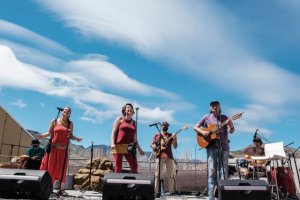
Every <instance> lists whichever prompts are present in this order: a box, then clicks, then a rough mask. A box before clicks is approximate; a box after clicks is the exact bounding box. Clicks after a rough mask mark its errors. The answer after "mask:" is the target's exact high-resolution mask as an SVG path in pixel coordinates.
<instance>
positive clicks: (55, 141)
mask: <svg viewBox="0 0 300 200" xmlns="http://www.w3.org/2000/svg"><path fill="white" fill-rule="evenodd" d="M69 133H70V131H69V129H68V128H67V127H65V126H63V125H60V124H58V123H56V124H55V127H54V130H53V135H52V145H51V152H50V155H49V154H48V153H47V154H46V155H45V156H44V158H43V160H42V164H41V167H40V170H47V171H48V172H49V173H50V175H51V178H52V182H53V183H54V181H55V180H60V179H61V175H62V171H63V170H62V169H63V165H64V160H65V168H64V173H63V178H62V182H65V178H66V172H67V168H68V154H67V153H66V151H67V149H66V147H67V143H68V136H69Z"/></svg>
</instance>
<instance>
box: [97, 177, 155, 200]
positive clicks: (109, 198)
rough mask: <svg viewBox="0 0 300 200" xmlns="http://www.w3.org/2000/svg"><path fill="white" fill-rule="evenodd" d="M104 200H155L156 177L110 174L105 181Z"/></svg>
mask: <svg viewBox="0 0 300 200" xmlns="http://www.w3.org/2000/svg"><path fill="white" fill-rule="evenodd" d="M102 197H103V200H119V199H132V197H134V199H135V197H138V199H142V200H153V199H154V176H153V175H143V174H130V173H109V174H105V175H104V179H103V196H102Z"/></svg>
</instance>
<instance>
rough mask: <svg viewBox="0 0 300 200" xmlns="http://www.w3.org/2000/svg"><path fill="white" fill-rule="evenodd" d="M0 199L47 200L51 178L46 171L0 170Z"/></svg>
mask: <svg viewBox="0 0 300 200" xmlns="http://www.w3.org/2000/svg"><path fill="white" fill-rule="evenodd" d="M0 185H1V186H0V197H3V198H24V197H32V198H35V199H49V197H50V195H51V193H52V191H53V186H52V180H51V176H50V174H49V173H48V172H47V171H42V170H29V169H3V168H1V169H0Z"/></svg>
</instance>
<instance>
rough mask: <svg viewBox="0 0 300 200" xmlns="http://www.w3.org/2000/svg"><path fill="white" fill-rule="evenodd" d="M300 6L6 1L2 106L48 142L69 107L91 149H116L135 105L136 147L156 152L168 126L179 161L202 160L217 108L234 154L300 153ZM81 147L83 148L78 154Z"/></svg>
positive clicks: (0, 38) (0, 23)
mask: <svg viewBox="0 0 300 200" xmlns="http://www.w3.org/2000/svg"><path fill="white" fill-rule="evenodd" d="M299 21H300V3H299V2H298V1H293V0H284V1H283V0H282V1H280V0H279V1H277V0H276V1H275V0H274V1H267V2H262V1H253V0H246V1H196V0H191V1H177V0H172V1H170V0H165V1H158V0H154V1H146V0H145V1H137V0H136V1H135V0H131V1H128V0H123V1H115V0H109V1H101V0H100V1H98V0H97V1H96V0H85V1H83V0H76V1H71V0H51V1H50V0H49V1H47V0H43V1H16V0H3V1H1V6H0V71H1V73H0V100H1V105H2V106H4V107H5V109H6V110H7V111H8V112H9V113H11V114H12V115H13V116H14V118H15V119H16V120H17V121H18V122H19V123H20V124H21V125H23V126H24V127H25V128H27V129H31V130H36V131H39V132H42V133H43V132H45V131H47V130H48V127H49V123H50V121H51V119H53V118H55V116H56V113H57V109H56V107H58V106H59V107H63V106H65V105H68V106H71V107H72V120H73V122H74V124H75V129H74V134H75V135H77V136H80V137H83V138H84V139H83V141H82V142H81V143H80V144H82V145H83V146H85V147H87V146H89V145H90V144H91V142H92V141H93V142H94V144H106V145H109V144H110V135H111V128H112V123H113V121H114V120H115V118H116V117H117V116H118V115H120V114H121V107H122V105H124V104H125V103H126V102H132V103H133V104H134V105H135V106H138V107H139V108H140V109H139V113H138V138H139V142H140V144H141V146H142V148H143V149H144V150H146V151H150V146H149V144H150V142H151V140H152V137H153V135H154V134H155V132H156V130H155V128H154V127H149V126H148V125H149V124H152V123H155V122H159V121H164V120H166V121H168V122H169V123H170V124H171V126H170V131H171V132H176V131H177V130H178V129H180V128H181V127H182V126H183V125H184V124H188V125H189V126H190V128H189V129H188V130H187V131H184V132H182V133H180V134H179V135H178V141H179V146H178V149H177V150H176V151H175V152H174V153H175V156H176V157H184V155H186V154H188V155H189V156H190V157H194V156H195V155H194V153H195V150H196V157H197V158H201V159H203V158H205V156H204V155H205V150H198V148H199V147H198V146H197V143H196V135H195V133H194V131H193V130H192V128H193V126H194V124H195V123H197V122H198V121H199V119H200V118H201V117H202V116H203V115H204V114H206V113H207V112H208V110H209V102H210V101H211V100H219V101H220V102H221V104H222V111H223V113H224V114H227V115H228V116H232V115H233V114H235V113H237V112H244V116H243V117H242V118H241V119H239V120H236V121H234V124H235V126H236V132H235V133H234V134H233V135H230V140H231V150H237V149H241V148H244V147H245V146H247V145H249V144H251V143H252V138H253V134H254V132H255V130H256V129H259V134H261V135H263V136H264V137H265V138H267V139H268V140H269V141H271V142H278V141H283V142H284V144H288V143H290V142H293V141H294V142H295V143H294V144H293V145H292V147H295V148H297V147H298V146H299V145H300V143H299V142H298V141H299V139H300V134H299V132H300V131H299V123H300V114H299V108H300V103H299V102H300V101H299V100H300V93H299V85H300V77H299V64H300V25H299ZM74 143H75V144H79V143H76V142H74Z"/></svg>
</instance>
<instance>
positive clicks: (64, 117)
mask: <svg viewBox="0 0 300 200" xmlns="http://www.w3.org/2000/svg"><path fill="white" fill-rule="evenodd" d="M70 115H71V108H70V107H65V108H64V109H63V111H62V114H61V117H60V118H58V119H53V120H52V121H51V124H50V127H49V130H48V132H47V133H45V134H39V135H36V136H37V138H38V139H42V138H45V137H48V136H50V135H51V138H52V144H51V152H50V153H49V154H48V153H46V155H45V156H44V158H43V160H42V164H41V167H40V170H47V171H48V172H49V174H50V175H51V178H52V183H54V182H55V181H59V182H60V179H61V177H62V181H61V188H63V185H64V182H65V177H66V172H67V168H68V153H67V152H66V151H68V150H67V145H68V139H71V140H76V141H78V142H80V141H81V140H82V138H78V137H75V136H74V135H73V122H72V121H70ZM64 163H65V164H64ZM63 168H64V169H63Z"/></svg>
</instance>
